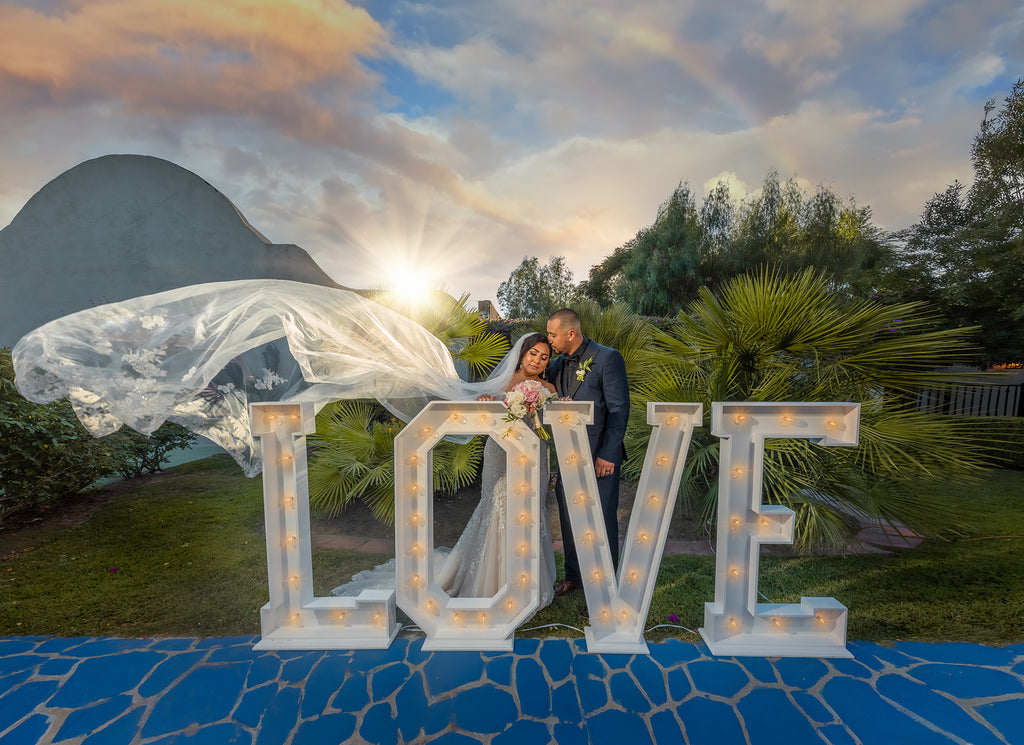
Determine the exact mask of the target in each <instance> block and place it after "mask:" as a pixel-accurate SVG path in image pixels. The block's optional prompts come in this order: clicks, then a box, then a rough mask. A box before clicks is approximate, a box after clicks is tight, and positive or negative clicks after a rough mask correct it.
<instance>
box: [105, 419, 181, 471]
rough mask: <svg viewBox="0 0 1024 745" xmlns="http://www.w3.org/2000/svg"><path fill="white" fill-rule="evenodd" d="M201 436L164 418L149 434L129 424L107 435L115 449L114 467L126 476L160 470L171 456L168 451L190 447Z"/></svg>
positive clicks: (107, 439)
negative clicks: (130, 426) (140, 431)
mask: <svg viewBox="0 0 1024 745" xmlns="http://www.w3.org/2000/svg"><path fill="white" fill-rule="evenodd" d="M197 439H198V438H197V437H196V435H194V434H193V433H192V432H190V431H189V430H187V429H185V428H184V427H182V426H181V425H180V424H175V423H174V422H164V423H163V424H161V425H160V426H159V427H157V429H156V430H155V431H154V432H153V434H151V435H149V436H146V435H143V434H140V433H138V432H136V431H135V430H133V429H131V428H129V427H121V429H119V430H118V431H117V432H115V433H114V434H112V435H108V436H107V437H104V438H103V441H104V442H105V443H106V444H107V446H108V447H109V448H110V450H111V455H112V457H113V462H114V469H115V470H116V471H117V472H118V473H119V474H121V477H122V478H125V479H132V478H135V477H136V476H141V475H142V474H144V473H156V472H157V471H161V470H163V468H162V466H163V464H164V463H167V462H168V461H169V460H170V458H169V457H168V454H169V453H170V452H171V451H172V450H177V449H178V448H189V447H192V445H194V444H195V443H196V440H197Z"/></svg>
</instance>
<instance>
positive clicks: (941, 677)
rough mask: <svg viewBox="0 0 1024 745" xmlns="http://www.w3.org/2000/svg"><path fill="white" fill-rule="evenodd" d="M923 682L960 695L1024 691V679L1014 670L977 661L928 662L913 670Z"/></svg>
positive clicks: (977, 695) (970, 695) (969, 696)
mask: <svg viewBox="0 0 1024 745" xmlns="http://www.w3.org/2000/svg"><path fill="white" fill-rule="evenodd" d="M909 674H910V675H912V676H913V677H915V678H917V679H918V680H919V681H921V682H922V683H925V684H926V685H928V686H930V687H932V688H935V689H937V690H940V691H945V692H946V693H949V694H952V695H953V696H957V697H959V698H968V699H969V698H987V697H989V696H1000V695H1003V694H1007V693H1015V694H1021V693H1024V682H1021V679H1020V678H1018V677H1017V676H1016V675H1013V674H1012V673H1008V672H1004V671H1002V670H992V669H991V668H986V667H975V666H973V665H952V664H945V665H943V664H938V663H936V664H924V665H918V666H917V667H915V668H914V669H913V670H911V671H910V672H909Z"/></svg>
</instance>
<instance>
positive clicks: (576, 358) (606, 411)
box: [548, 308, 629, 597]
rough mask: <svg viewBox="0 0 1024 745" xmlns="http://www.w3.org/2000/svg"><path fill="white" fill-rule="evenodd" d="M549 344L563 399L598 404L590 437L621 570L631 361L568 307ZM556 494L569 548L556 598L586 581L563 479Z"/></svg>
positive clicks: (553, 324)
mask: <svg viewBox="0 0 1024 745" xmlns="http://www.w3.org/2000/svg"><path fill="white" fill-rule="evenodd" d="M548 341H549V342H551V348H552V350H553V351H554V352H556V353H559V354H560V355H561V356H560V357H558V358H557V359H555V361H554V362H552V363H551V367H550V368H549V369H548V381H549V382H551V383H552V384H553V385H554V386H555V390H556V391H557V392H558V395H559V396H560V397H563V398H571V399H572V400H574V401H593V402H594V423H593V424H591V425H589V426H588V427H587V437H588V439H589V440H590V452H591V453H592V454H593V457H594V467H595V470H596V471H597V490H598V493H599V494H600V497H601V511H602V512H603V513H604V524H605V528H606V529H607V530H608V549H609V550H610V551H611V555H612V564H613V565H614V566H615V569H616V570H618V566H619V516H618V511H619V470H620V469H621V467H622V460H623V458H624V457H625V454H626V450H625V448H624V447H623V445H622V438H623V437H624V436H625V434H626V421H627V420H628V419H629V384H628V383H627V382H626V363H625V361H624V360H623V359H622V355H621V354H619V353H618V352H616V351H615V350H614V349H612V348H610V347H605V346H602V345H600V344H598V343H597V342H595V341H593V340H592V339H585V338H584V337H583V334H582V333H581V332H580V317H579V316H578V315H576V312H575V311H573V310H570V309H568V308H563V309H562V310H558V311H555V313H554V314H553V315H552V316H551V318H549V319H548ZM555 496H556V497H557V499H558V516H559V523H560V525H561V527H562V545H563V547H564V549H565V579H564V580H562V581H561V582H559V583H558V584H557V585H555V597H562V596H563V595H568V594H569V593H571V592H575V591H576V590H578V589H579V588H580V587H581V586H582V580H581V578H580V565H579V559H578V558H577V556H576V543H575V541H574V540H573V535H572V527H571V526H570V525H569V512H568V510H567V509H566V505H565V489H564V487H563V485H562V477H561V475H559V477H558V480H557V481H556V482H555Z"/></svg>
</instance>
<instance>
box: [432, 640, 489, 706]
mask: <svg viewBox="0 0 1024 745" xmlns="http://www.w3.org/2000/svg"><path fill="white" fill-rule="evenodd" d="M483 673H484V660H483V658H482V657H481V656H480V653H479V652H448V651H445V652H435V653H434V654H432V655H431V656H430V659H428V660H427V661H426V662H425V663H423V675H424V677H425V678H426V681H427V690H428V691H429V693H430V695H431V696H437V695H439V694H441V693H446V692H448V691H451V690H453V689H455V688H459V687H461V686H464V685H468V684H470V683H476V682H477V681H479V680H480V679H481V678H482V677H483Z"/></svg>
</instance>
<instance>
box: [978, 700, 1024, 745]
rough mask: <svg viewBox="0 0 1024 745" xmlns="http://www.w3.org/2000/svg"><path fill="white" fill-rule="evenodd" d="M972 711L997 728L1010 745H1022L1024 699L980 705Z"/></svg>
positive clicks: (1023, 742)
mask: <svg viewBox="0 0 1024 745" xmlns="http://www.w3.org/2000/svg"><path fill="white" fill-rule="evenodd" d="M974 710H975V711H976V712H977V713H978V714H980V715H981V716H982V717H984V718H985V721H986V722H988V723H989V724H991V725H992V726H993V727H995V728H997V729H998V730H999V731H1000V732H1001V733H1002V735H1003V737H1005V738H1006V741H1007V742H1008V743H1010V745H1024V726H1022V725H1021V723H1022V722H1024V698H1020V697H1018V698H1013V699H1007V700H1006V701H993V702H992V703H988V704H980V705H979V706H976V707H975V708H974Z"/></svg>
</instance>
